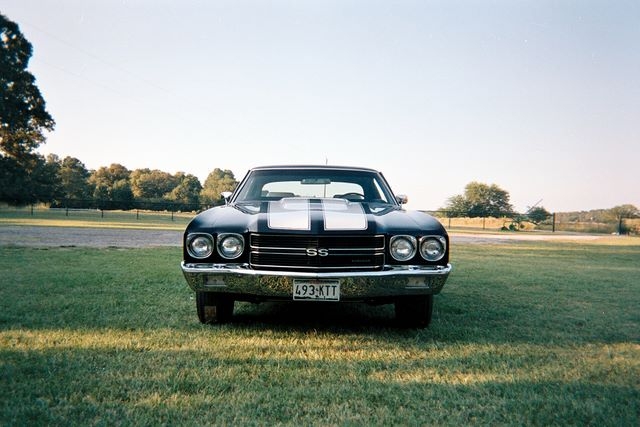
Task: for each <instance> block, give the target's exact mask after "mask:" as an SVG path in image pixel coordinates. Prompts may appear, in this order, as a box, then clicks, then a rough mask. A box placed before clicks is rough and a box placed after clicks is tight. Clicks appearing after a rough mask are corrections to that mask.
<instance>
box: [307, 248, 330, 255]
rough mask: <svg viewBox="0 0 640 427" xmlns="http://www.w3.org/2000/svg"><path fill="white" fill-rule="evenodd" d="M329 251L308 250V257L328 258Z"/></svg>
mask: <svg viewBox="0 0 640 427" xmlns="http://www.w3.org/2000/svg"><path fill="white" fill-rule="evenodd" d="M328 255H329V249H316V248H308V249H307V256H328Z"/></svg>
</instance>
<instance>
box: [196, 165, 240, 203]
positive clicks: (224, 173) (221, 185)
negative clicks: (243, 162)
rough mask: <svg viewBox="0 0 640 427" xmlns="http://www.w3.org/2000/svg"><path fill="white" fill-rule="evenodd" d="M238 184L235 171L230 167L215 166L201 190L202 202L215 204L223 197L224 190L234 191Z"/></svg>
mask: <svg viewBox="0 0 640 427" xmlns="http://www.w3.org/2000/svg"><path fill="white" fill-rule="evenodd" d="M237 185H238V181H236V178H235V177H234V176H233V172H231V171H230V170H228V169H225V170H222V169H219V168H215V169H214V170H213V171H212V172H211V173H210V174H209V176H207V179H206V180H205V181H204V186H203V188H202V191H201V192H200V202H201V203H206V204H208V205H213V204H215V203H216V202H219V201H220V200H221V199H222V196H221V194H222V192H223V191H233V190H234V189H235V188H236V186H237Z"/></svg>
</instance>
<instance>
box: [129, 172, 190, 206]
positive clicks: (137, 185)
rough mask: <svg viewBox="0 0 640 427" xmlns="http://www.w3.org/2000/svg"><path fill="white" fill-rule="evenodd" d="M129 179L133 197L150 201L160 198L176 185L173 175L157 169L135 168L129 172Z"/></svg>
mask: <svg viewBox="0 0 640 427" xmlns="http://www.w3.org/2000/svg"><path fill="white" fill-rule="evenodd" d="M130 181H131V190H132V191H133V195H134V197H136V198H137V199H145V200H151V201H154V200H155V201H160V200H162V198H163V197H164V196H165V195H166V194H168V193H170V192H171V190H173V189H174V188H175V187H176V186H177V185H178V181H177V180H176V178H175V177H174V176H173V175H171V174H170V173H167V172H162V171H160V170H157V169H154V170H150V169H136V170H134V171H133V172H131V175H130Z"/></svg>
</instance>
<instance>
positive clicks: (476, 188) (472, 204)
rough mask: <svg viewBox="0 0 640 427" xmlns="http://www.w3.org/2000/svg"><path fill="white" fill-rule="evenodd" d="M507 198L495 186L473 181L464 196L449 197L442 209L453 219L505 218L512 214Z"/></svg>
mask: <svg viewBox="0 0 640 427" xmlns="http://www.w3.org/2000/svg"><path fill="white" fill-rule="evenodd" d="M509 197H510V196H509V193H508V192H507V191H505V190H503V189H502V188H500V187H498V186H497V185H495V184H491V185H487V184H483V183H480V182H475V181H474V182H470V183H469V184H467V186H466V187H465V189H464V194H462V195H456V196H453V197H451V198H450V199H449V201H448V203H447V206H445V207H444V208H443V209H444V210H446V211H448V212H450V214H449V215H450V216H454V217H455V216H469V217H471V218H475V217H488V216H493V217H500V216H507V215H511V214H512V213H513V206H511V204H510V203H509Z"/></svg>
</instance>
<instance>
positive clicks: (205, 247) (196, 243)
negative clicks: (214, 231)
mask: <svg viewBox="0 0 640 427" xmlns="http://www.w3.org/2000/svg"><path fill="white" fill-rule="evenodd" d="M187 252H189V255H191V256H192V257H194V258H198V259H204V258H208V257H209V256H210V255H211V254H212V253H213V237H211V236H209V235H208V234H197V235H194V236H189V237H188V239H187Z"/></svg>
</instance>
